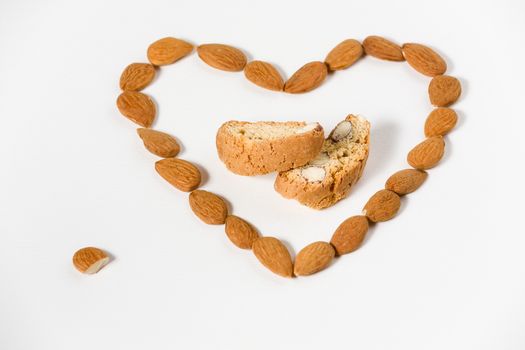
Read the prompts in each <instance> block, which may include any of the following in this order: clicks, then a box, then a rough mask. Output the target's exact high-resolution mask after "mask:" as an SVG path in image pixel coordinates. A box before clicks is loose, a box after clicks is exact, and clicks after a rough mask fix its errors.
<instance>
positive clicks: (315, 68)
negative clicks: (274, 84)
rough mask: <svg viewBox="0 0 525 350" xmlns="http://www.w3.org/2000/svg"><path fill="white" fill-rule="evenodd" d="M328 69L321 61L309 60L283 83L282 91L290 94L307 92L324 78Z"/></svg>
mask: <svg viewBox="0 0 525 350" xmlns="http://www.w3.org/2000/svg"><path fill="white" fill-rule="evenodd" d="M327 73H328V69H327V67H326V65H325V64H324V63H323V62H319V61H315V62H310V63H307V64H305V65H304V66H302V67H301V68H299V70H298V71H297V72H295V73H294V74H293V75H292V76H291V77H290V79H288V81H287V82H286V84H284V91H285V92H288V93H290V94H299V93H303V92H308V91H311V90H313V89H315V88H316V87H318V86H319V85H321V83H322V82H323V81H324V80H325V78H326V74H327Z"/></svg>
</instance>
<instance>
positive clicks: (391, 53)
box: [363, 35, 405, 61]
mask: <svg viewBox="0 0 525 350" xmlns="http://www.w3.org/2000/svg"><path fill="white" fill-rule="evenodd" d="M363 47H364V49H365V53H366V54H367V55H370V56H372V57H375V58H379V59H382V60H388V61H404V60H405V58H404V57H403V51H401V46H399V45H397V44H394V43H393V42H391V41H390V40H387V39H385V38H383V37H380V36H376V35H371V36H369V37H367V38H366V39H365V40H364V41H363Z"/></svg>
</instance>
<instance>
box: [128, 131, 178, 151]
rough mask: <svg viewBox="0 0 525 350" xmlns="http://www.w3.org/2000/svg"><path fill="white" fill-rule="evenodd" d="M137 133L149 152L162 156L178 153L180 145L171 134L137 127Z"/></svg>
mask: <svg viewBox="0 0 525 350" xmlns="http://www.w3.org/2000/svg"><path fill="white" fill-rule="evenodd" d="M137 133H138V134H139V136H140V138H141V139H142V141H143V142H144V146H145V147H146V149H147V150H148V151H150V152H151V153H153V154H155V155H157V156H159V157H162V158H171V157H175V156H176V155H177V154H179V151H180V146H179V144H178V143H177V140H175V138H174V137H173V136H171V135H168V134H166V133H164V132H160V131H156V130H152V129H144V128H141V129H137Z"/></svg>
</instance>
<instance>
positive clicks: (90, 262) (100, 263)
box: [73, 247, 109, 274]
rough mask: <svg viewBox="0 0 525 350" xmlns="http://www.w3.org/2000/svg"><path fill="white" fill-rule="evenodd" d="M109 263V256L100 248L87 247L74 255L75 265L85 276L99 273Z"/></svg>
mask: <svg viewBox="0 0 525 350" xmlns="http://www.w3.org/2000/svg"><path fill="white" fill-rule="evenodd" d="M108 262H109V256H108V255H107V254H106V253H104V251H102V250H101V249H99V248H95V247H86V248H82V249H79V250H77V251H76V252H75V254H74V255H73V265H75V267H76V269H77V270H78V271H80V272H82V273H85V274H94V273H97V272H98V271H99V270H100V269H101V268H103V267H104V266H105V265H107V263H108Z"/></svg>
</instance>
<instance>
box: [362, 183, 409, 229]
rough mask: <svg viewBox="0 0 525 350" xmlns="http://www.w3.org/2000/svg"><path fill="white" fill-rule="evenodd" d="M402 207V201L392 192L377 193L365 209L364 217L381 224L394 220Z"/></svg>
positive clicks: (381, 191) (382, 191)
mask: <svg viewBox="0 0 525 350" xmlns="http://www.w3.org/2000/svg"><path fill="white" fill-rule="evenodd" d="M400 207H401V199H400V198H399V196H398V195H397V194H396V193H395V192H393V191H390V190H380V191H377V192H376V193H375V194H374V195H373V196H372V197H370V199H369V200H368V202H367V203H366V205H365V207H364V208H363V215H366V217H367V218H368V219H369V220H370V221H372V222H380V221H387V220H390V219H392V218H393V217H394V216H395V215H396V214H397V212H398V210H399V208H400Z"/></svg>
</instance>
